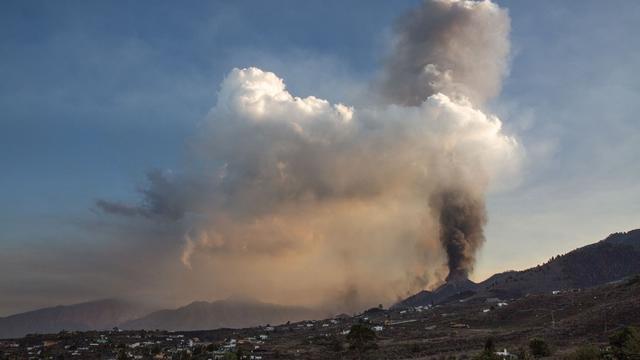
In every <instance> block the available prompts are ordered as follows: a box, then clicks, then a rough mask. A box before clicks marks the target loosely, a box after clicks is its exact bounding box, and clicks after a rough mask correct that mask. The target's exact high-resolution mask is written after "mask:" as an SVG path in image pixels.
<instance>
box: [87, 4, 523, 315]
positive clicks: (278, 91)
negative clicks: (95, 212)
mask: <svg viewBox="0 0 640 360" xmlns="http://www.w3.org/2000/svg"><path fill="white" fill-rule="evenodd" d="M508 30H509V18H508V16H507V14H506V12H505V11H504V10H502V9H500V8H499V7H497V6H496V5H495V4H493V3H491V2H490V1H482V2H474V1H453V0H447V1H445V0H431V1H425V2H424V3H423V4H422V6H420V7H419V8H417V9H415V10H413V11H411V12H410V13H409V14H408V15H407V16H406V17H404V18H402V19H401V22H400V23H399V25H398V27H397V29H396V33H395V42H394V43H393V44H392V56H391V57H390V58H389V59H388V60H387V63H386V65H385V67H384V71H383V73H382V76H381V79H380V82H379V83H378V84H377V85H378V87H377V88H376V89H375V90H376V91H373V92H372V93H371V96H370V98H369V99H368V101H367V99H365V100H364V101H360V103H362V104H363V105H359V106H358V107H352V106H348V105H344V104H331V103H329V102H328V101H326V100H323V99H319V98H317V97H313V96H309V97H305V98H300V97H296V96H294V95H292V94H291V93H289V92H288V91H287V89H286V87H285V84H284V81H283V80H282V79H280V78H279V77H278V76H277V75H276V74H274V73H271V72H266V71H263V70H260V69H258V68H246V69H234V70H232V71H231V72H230V73H229V74H228V76H227V77H226V78H225V79H224V81H223V82H222V85H221V88H220V91H219V93H218V100H217V103H216V105H215V106H214V107H213V108H212V109H211V111H210V112H209V114H208V116H207V118H206V119H205V121H204V123H203V124H202V126H201V128H200V131H199V134H198V135H197V137H196V139H195V140H194V141H193V142H192V144H191V150H192V151H191V157H190V158H189V159H188V161H187V162H185V164H184V168H183V169H180V170H181V171H180V172H177V173H174V174H172V175H171V176H166V175H164V174H162V173H159V172H153V173H151V174H150V175H149V181H150V185H149V186H148V187H147V188H146V189H144V190H143V194H144V202H143V203H142V205H140V206H130V205H126V204H117V203H110V202H107V201H100V202H98V203H97V205H98V206H99V207H100V208H102V209H103V210H105V211H107V212H111V213H117V214H120V215H125V216H129V217H136V216H142V217H145V218H149V219H156V220H159V221H165V222H171V223H172V224H175V225H176V226H177V227H178V228H180V229H181V230H182V232H183V233H184V248H183V252H182V256H181V260H182V262H183V264H184V265H185V266H186V267H188V268H190V269H192V271H191V273H192V274H193V278H192V281H196V280H198V281H205V280H206V281H205V283H206V286H207V287H210V288H211V292H208V294H209V296H211V297H221V296H228V295H231V294H241V295H249V296H253V297H256V298H260V299H264V300H269V301H275V302H280V303H296V304H306V305H322V304H325V305H326V304H328V303H331V304H333V305H335V306H336V308H335V309H336V310H340V311H345V310H356V309H359V308H361V307H363V306H368V305H373V304H378V303H380V302H387V303H389V302H392V301H393V300H395V299H397V298H398V297H400V296H404V295H408V294H410V293H412V292H414V291H417V290H420V289H424V288H427V287H430V286H434V285H436V284H438V283H440V282H441V281H442V280H443V279H445V278H447V279H450V280H455V279H459V278H464V277H467V276H468V275H469V274H470V272H471V271H473V266H474V263H475V254H476V253H477V250H478V249H479V248H480V247H481V246H482V244H483V243H484V233H483V227H484V225H485V223H486V221H487V215H486V210H485V206H484V195H485V193H486V191H487V190H488V188H489V186H490V185H491V184H492V181H493V180H494V179H496V178H500V177H505V176H511V175H512V174H514V172H515V171H517V168H518V164H519V158H520V157H521V153H522V151H521V148H520V147H519V145H518V143H517V141H516V140H515V139H514V138H513V137H510V136H508V135H506V134H505V133H504V132H503V130H502V123H501V121H500V120H499V119H498V118H497V117H496V116H493V115H489V114H486V113H485V112H484V111H483V102H484V101H485V100H486V99H489V98H491V97H492V96H494V95H496V94H497V92H498V91H499V88H500V81H501V80H502V77H503V75H504V73H505V72H506V62H507V59H506V56H507V53H508V48H509V46H508V45H509V42H508ZM380 95H382V100H384V101H380V100H381V98H380ZM203 279H204V280H203ZM188 284H189V282H186V283H181V284H179V285H180V286H188ZM194 286H195V285H194Z"/></svg>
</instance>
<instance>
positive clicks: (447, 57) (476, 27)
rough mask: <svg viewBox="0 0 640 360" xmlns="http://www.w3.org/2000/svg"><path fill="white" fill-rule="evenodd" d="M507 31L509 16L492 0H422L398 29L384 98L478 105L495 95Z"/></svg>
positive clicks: (506, 47)
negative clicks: (434, 98)
mask: <svg viewBox="0 0 640 360" xmlns="http://www.w3.org/2000/svg"><path fill="white" fill-rule="evenodd" d="M509 28H510V21H509V16H508V14H507V12H506V11H505V10H502V9H500V8H499V7H498V6H497V5H495V4H493V3H491V2H490V1H466V0H459V1H458V0H432V1H425V2H424V4H423V6H421V7H420V8H418V9H415V10H414V11H412V12H410V13H408V14H407V15H406V16H404V17H402V18H401V19H399V21H398V23H397V25H396V33H395V38H394V43H393V50H392V55H391V57H390V58H389V59H388V62H387V64H386V67H385V73H384V76H383V86H382V91H383V93H384V95H385V96H386V97H387V98H388V99H389V100H391V101H392V102H393V103H396V104H402V105H418V104H420V103H421V102H422V101H424V100H425V99H426V98H427V97H429V96H431V95H433V94H435V93H443V94H446V95H448V96H451V97H458V96H463V97H466V98H467V99H469V100H471V101H472V102H473V103H476V104H480V103H482V102H483V101H485V100H486V99H488V98H490V97H493V96H495V95H497V94H498V92H499V91H500V84H501V80H502V77H503V75H504V74H505V72H506V69H507V67H506V65H507V55H508V53H509V38H508V35H509Z"/></svg>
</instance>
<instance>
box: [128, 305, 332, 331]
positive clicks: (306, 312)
mask: <svg viewBox="0 0 640 360" xmlns="http://www.w3.org/2000/svg"><path fill="white" fill-rule="evenodd" d="M323 315H326V314H320V313H318V312H317V311H313V310H310V309H307V308H303V307H294V306H283V305H275V304H268V303H262V302H258V301H249V300H242V301H237V300H219V301H214V302H205V301H197V302H193V303H191V304H189V305H187V306H183V307H181V308H178V309H175V310H161V311H156V312H153V313H151V314H149V315H147V316H145V317H143V318H140V319H136V320H133V321H128V322H126V323H124V324H122V328H123V329H165V330H203V329H218V328H243V327H250V326H257V325H264V324H282V323H285V322H287V321H299V320H308V319H316V318H320V317H322V316H323Z"/></svg>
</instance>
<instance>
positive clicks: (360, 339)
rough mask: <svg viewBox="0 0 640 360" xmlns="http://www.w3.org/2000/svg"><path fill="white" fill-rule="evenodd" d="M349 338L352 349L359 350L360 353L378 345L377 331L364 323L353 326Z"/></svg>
mask: <svg viewBox="0 0 640 360" xmlns="http://www.w3.org/2000/svg"><path fill="white" fill-rule="evenodd" d="M347 340H348V341H349V345H350V347H351V349H353V350H355V351H357V352H358V354H360V355H361V354H363V353H365V352H366V351H367V350H370V349H375V347H376V343H375V340H376V333H375V332H373V330H371V329H369V327H367V326H365V325H362V324H355V325H353V326H352V327H351V330H349V335H347Z"/></svg>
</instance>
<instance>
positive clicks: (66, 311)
mask: <svg viewBox="0 0 640 360" xmlns="http://www.w3.org/2000/svg"><path fill="white" fill-rule="evenodd" d="M149 311H150V309H149V308H148V307H146V306H144V305H140V304H136V303H131V302H127V301H124V300H118V299H105V300H98V301H91V302H85V303H80V304H74V305H65V306H55V307H49V308H44V309H39V310H34V311H29V312H25V313H20V314H16V315H11V316H7V317H3V318H0V338H16V337H22V336H24V335H26V334H31V333H56V332H59V331H61V330H69V331H71V330H77V331H85V330H92V329H110V328H112V327H114V326H116V325H118V324H120V323H122V322H125V321H128V320H131V319H135V318H137V317H140V316H143V315H145V314H147V313H149Z"/></svg>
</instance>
